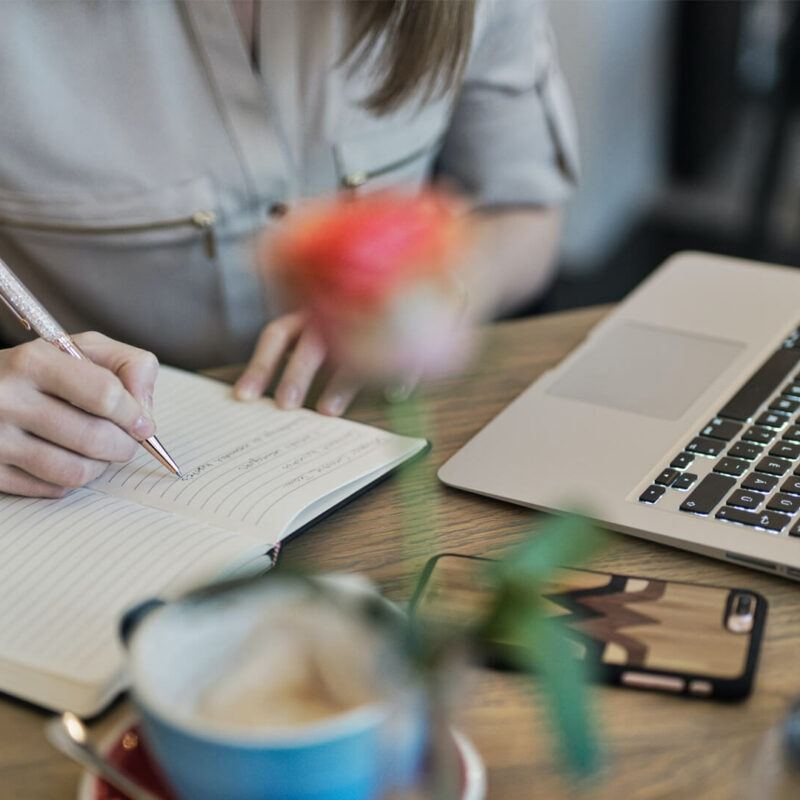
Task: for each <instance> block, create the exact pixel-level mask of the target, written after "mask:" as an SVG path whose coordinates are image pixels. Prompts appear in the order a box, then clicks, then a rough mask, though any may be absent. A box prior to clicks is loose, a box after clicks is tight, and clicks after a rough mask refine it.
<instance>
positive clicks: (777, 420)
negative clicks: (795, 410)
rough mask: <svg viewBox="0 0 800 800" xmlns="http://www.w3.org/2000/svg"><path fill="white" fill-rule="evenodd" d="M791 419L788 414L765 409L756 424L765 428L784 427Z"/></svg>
mask: <svg viewBox="0 0 800 800" xmlns="http://www.w3.org/2000/svg"><path fill="white" fill-rule="evenodd" d="M788 421H789V417H787V416H786V414H780V413H778V412H777V411H765V412H764V413H763V414H762V415H761V416H760V417H759V418H758V419H757V420H756V425H761V426H762V427H764V428H782V427H783V426H784V425H785V424H786V423H787V422H788Z"/></svg>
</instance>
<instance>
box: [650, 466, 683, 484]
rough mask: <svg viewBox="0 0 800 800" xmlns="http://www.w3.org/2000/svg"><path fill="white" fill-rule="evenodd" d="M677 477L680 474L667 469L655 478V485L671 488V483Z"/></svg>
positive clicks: (675, 470) (674, 470)
mask: <svg viewBox="0 0 800 800" xmlns="http://www.w3.org/2000/svg"><path fill="white" fill-rule="evenodd" d="M678 475H680V472H678V470H677V469H671V468H667V469H665V470H662V471H661V473H660V474H659V476H658V477H657V478H656V480H655V483H657V484H659V485H661V486H671V485H672V482H673V481H674V480H675V478H677V477H678Z"/></svg>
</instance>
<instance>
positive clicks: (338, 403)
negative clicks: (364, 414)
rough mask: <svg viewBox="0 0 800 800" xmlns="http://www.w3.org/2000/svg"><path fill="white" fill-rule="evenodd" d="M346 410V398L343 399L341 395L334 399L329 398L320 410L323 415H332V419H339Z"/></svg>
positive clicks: (335, 396)
mask: <svg viewBox="0 0 800 800" xmlns="http://www.w3.org/2000/svg"><path fill="white" fill-rule="evenodd" d="M344 409H345V402H344V397H342V395H340V394H336V395H334V396H333V397H329V398H328V399H327V400H326V401H325V402H324V403H323V405H322V408H321V409H320V410H321V411H322V412H323V414H330V415H331V416H332V417H338V416H339V415H341V414H342V413H343V412H344Z"/></svg>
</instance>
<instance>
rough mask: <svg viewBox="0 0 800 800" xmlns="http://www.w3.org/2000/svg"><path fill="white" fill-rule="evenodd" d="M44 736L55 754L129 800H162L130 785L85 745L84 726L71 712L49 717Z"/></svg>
mask: <svg viewBox="0 0 800 800" xmlns="http://www.w3.org/2000/svg"><path fill="white" fill-rule="evenodd" d="M44 732H45V736H46V737H47V740H48V741H49V742H50V744H52V745H53V747H55V748H56V750H60V751H61V752H62V753H63V754H64V755H65V756H67V757H68V758H71V759H72V760H73V761H76V762H77V763H78V764H80V765H81V766H82V767H84V768H86V769H88V770H89V771H90V772H92V773H94V774H95V775H99V776H100V777H101V778H102V779H103V780H104V781H107V782H108V783H110V784H111V785H112V786H113V787H114V788H115V789H117V790H118V791H120V792H122V793H123V794H126V795H127V796H128V797H129V798H130V800H163V798H161V797H158V796H157V795H154V794H153V793H152V792H150V791H148V790H147V789H145V788H144V787H143V786H140V785H139V784H138V783H135V782H134V781H132V780H131V779H130V778H129V777H128V776H127V775H125V774H124V773H123V772H120V771H119V770H118V769H117V768H116V767H115V766H114V765H113V764H112V763H111V762H110V761H109V760H108V759H107V758H105V757H104V756H102V755H100V753H98V752H97V750H95V748H94V746H93V745H92V744H91V743H90V742H89V735H88V732H87V730H86V726H85V725H84V724H83V722H81V720H80V719H79V718H78V717H77V716H75V714H73V713H72V712H71V711H66V712H64V713H63V714H62V715H61V716H60V717H53V718H52V719H51V720H49V721H48V722H47V723H45V726H44Z"/></svg>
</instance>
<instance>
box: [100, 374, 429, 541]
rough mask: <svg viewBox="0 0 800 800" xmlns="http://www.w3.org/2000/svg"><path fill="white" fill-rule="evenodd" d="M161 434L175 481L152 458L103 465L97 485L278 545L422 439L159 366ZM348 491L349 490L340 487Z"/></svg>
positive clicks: (141, 456) (157, 412)
mask: <svg viewBox="0 0 800 800" xmlns="http://www.w3.org/2000/svg"><path fill="white" fill-rule="evenodd" d="M155 416H156V420H157V422H158V437H159V439H160V440H161V442H162V443H163V444H164V446H165V447H166V448H167V449H168V450H169V452H170V454H171V455H172V457H173V458H174V459H175V460H176V461H177V463H178V464H179V465H180V466H181V469H182V471H183V473H184V475H183V479H181V480H178V479H176V478H175V477H173V476H171V475H169V474H168V473H167V472H166V471H165V470H164V469H163V467H160V466H159V465H158V464H157V463H156V462H155V461H154V460H153V459H152V457H151V456H149V455H148V454H147V453H145V452H144V451H142V452H140V453H139V454H138V455H137V456H136V458H134V460H133V461H131V462H130V463H128V464H125V465H123V466H115V467H112V468H110V469H109V470H107V471H106V473H105V475H103V476H102V477H101V478H100V479H98V480H97V481H95V482H94V483H93V484H92V487H93V488H95V489H97V490H98V491H101V492H106V493H109V494H112V495H114V496H115V497H120V498H125V499H128V500H132V501H134V502H136V503H141V504H143V505H147V506H151V507H154V508H160V509H162V510H165V511H170V512H173V513H176V514H180V515H182V516H186V517H191V518H193V519H196V520H198V521H202V522H205V523H208V524H212V525H217V526H219V527H222V528H227V529H229V530H240V531H247V532H248V533H250V534H252V535H258V536H259V537H261V540H262V541H263V542H264V543H265V544H274V543H276V542H278V541H280V539H281V538H283V536H285V535H286V534H287V533H290V532H291V531H292V530H293V528H294V527H296V526H297V525H296V523H295V521H296V520H298V519H300V518H301V516H302V518H308V517H309V516H310V517H313V516H316V513H308V512H309V511H310V510H313V511H314V512H321V511H322V510H324V508H325V507H326V506H329V505H332V504H333V503H334V502H335V500H337V499H339V498H340V497H341V495H342V494H343V492H342V489H343V488H346V487H348V488H350V487H351V488H352V489H353V490H355V489H356V488H358V486H359V485H360V484H362V483H366V482H367V481H368V479H369V478H370V477H372V476H375V477H376V476H377V475H379V474H381V473H382V472H385V471H388V470H389V469H391V468H392V467H393V466H395V465H396V464H398V463H399V462H401V461H403V460H404V459H406V458H408V457H409V456H410V455H412V454H413V453H415V452H417V451H419V450H421V449H422V448H423V447H424V446H425V442H424V440H421V439H410V438H407V437H403V436H397V435H395V434H392V433H387V432H386V431H382V430H380V429H378V428H372V427H369V426H366V425H360V424H358V423H355V422H351V421H349V420H343V419H337V418H332V417H325V416H322V415H320V414H316V413H314V412H311V411H307V410H303V409H299V410H296V411H284V410H281V409H278V408H277V407H276V406H275V405H274V403H273V402H272V401H271V400H267V399H264V400H261V401H257V402H252V403H239V402H237V401H235V400H233V398H232V395H231V388H230V386H227V385H226V384H222V383H219V382H217V381H212V380H210V379H208V378H202V377H199V376H196V375H191V374H189V373H185V372H180V371H178V370H173V369H169V368H163V367H162V369H161V372H160V374H159V379H158V384H157V386H156V398H155ZM344 493H347V492H344Z"/></svg>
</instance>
